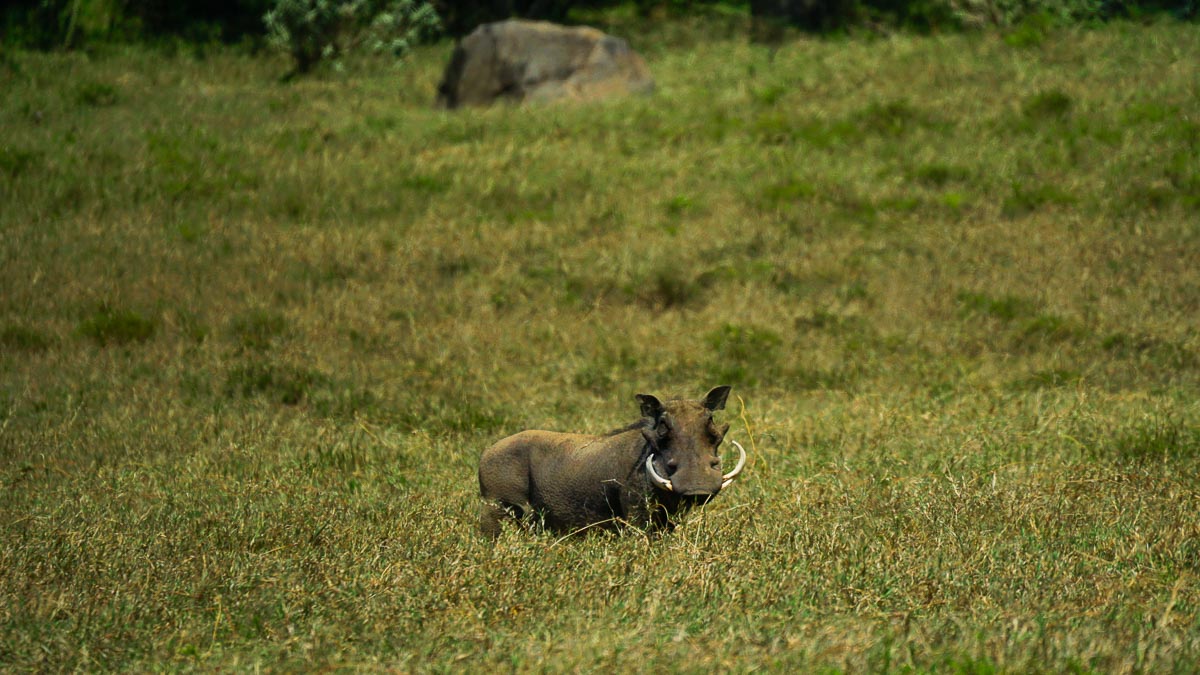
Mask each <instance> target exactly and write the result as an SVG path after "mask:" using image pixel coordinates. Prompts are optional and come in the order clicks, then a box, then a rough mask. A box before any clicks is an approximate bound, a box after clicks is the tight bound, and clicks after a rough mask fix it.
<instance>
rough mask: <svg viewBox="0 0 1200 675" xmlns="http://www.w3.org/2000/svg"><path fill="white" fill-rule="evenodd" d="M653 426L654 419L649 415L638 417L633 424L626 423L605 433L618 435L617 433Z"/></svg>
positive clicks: (605, 434) (606, 434)
mask: <svg viewBox="0 0 1200 675" xmlns="http://www.w3.org/2000/svg"><path fill="white" fill-rule="evenodd" d="M652 426H654V420H652V419H650V418H649V417H641V418H639V419H638V421H636V422H633V423H632V424H626V425H625V426H623V427H619V428H616V429H613V430H611V431H607V432H605V433H604V434H603V435H604V436H616V435H617V434H623V433H625V432H626V431H633V430H634V429H649V428H650V427H652Z"/></svg>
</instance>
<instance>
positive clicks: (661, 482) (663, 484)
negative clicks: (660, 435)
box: [646, 454, 675, 492]
mask: <svg viewBox="0 0 1200 675" xmlns="http://www.w3.org/2000/svg"><path fill="white" fill-rule="evenodd" d="M646 473H647V474H648V475H649V476H650V482H652V483H654V484H655V485H657V486H658V487H660V488H662V489H664V490H666V491H667V492H674V491H675V488H674V487H673V486H672V485H671V481H669V480H667V479H666V478H663V477H662V476H660V475H658V472H657V471H655V470H654V455H653V454H650V455H646Z"/></svg>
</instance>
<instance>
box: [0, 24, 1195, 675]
mask: <svg viewBox="0 0 1200 675" xmlns="http://www.w3.org/2000/svg"><path fill="white" fill-rule="evenodd" d="M722 26H724V24H722ZM666 28H667V29H669V30H668V33H669V35H668V36H667V38H664V40H665V41H664V42H661V43H655V44H654V45H651V46H650V47H648V48H646V49H645V52H646V54H647V55H648V58H649V62H650V67H651V69H652V70H653V72H654V74H655V76H656V78H657V81H658V87H657V93H656V94H655V95H654V96H653V97H649V98H636V99H628V100H620V101H611V102H606V103H601V104H598V105H594V106H572V105H550V106H542V107H532V108H514V107H498V108H495V109H490V110H473V111H464V112H460V113H455V114H450V113H447V112H444V111H438V110H434V109H432V108H431V105H430V104H431V103H432V99H433V91H434V86H435V83H436V81H437V79H438V77H439V75H440V68H441V66H442V64H444V62H445V60H446V58H447V57H448V55H449V45H445V44H443V45H438V46H434V47H429V48H424V49H422V50H420V51H418V52H417V53H416V55H415V57H414V59H413V60H412V61H411V62H410V63H408V64H407V65H406V66H405V67H404V68H403V69H402V70H399V71H396V70H393V69H390V68H387V67H385V66H383V65H382V64H378V63H373V62H360V63H350V64H348V70H347V71H346V72H345V73H341V74H334V73H326V74H321V75H318V76H316V77H313V78H310V79H305V80H299V81H296V82H294V83H292V84H286V85H285V84H281V83H280V82H279V77H280V75H282V74H283V73H284V72H286V70H287V63H286V62H285V61H283V60H282V59H276V58H273V57H265V56H259V57H251V56H247V55H245V54H243V53H241V52H238V51H233V50H229V51H223V50H220V49H214V50H208V51H207V55H206V56H205V57H204V58H203V59H202V60H201V59H199V57H198V56H197V55H196V54H193V53H190V52H188V50H182V51H180V52H177V53H164V52H155V51H148V50H145V49H141V48H137V49H123V48H108V49H105V50H101V51H100V52H97V53H95V54H92V55H83V54H38V53H26V52H20V51H10V52H7V53H6V56H5V59H4V60H3V62H2V63H0V86H2V87H3V90H4V92H5V95H4V96H3V97H0V128H3V129H4V134H3V138H2V139H0V288H3V289H4V290H3V292H2V293H0V485H2V486H3V490H2V491H0V528H2V534H0V541H3V546H0V570H3V572H2V573H0V617H2V618H3V620H2V621H0V669H3V670H14V671H25V670H52V671H59V670H75V669H78V670H127V671H145V670H171V671H176V670H189V669H195V670H201V671H212V670H235V671H241V670H250V669H252V668H256V667H263V668H267V669H274V670H311V669H320V668H331V669H332V668H337V669H347V670H351V669H354V670H358V669H363V670H376V669H378V670H399V671H458V670H480V669H500V670H521V671H542V670H548V671H564V670H567V671H569V670H589V671H590V670H604V671H614V672H620V671H626V670H635V671H685V672H699V671H710V670H714V669H716V670H732V671H744V670H748V669H751V668H761V669H766V670H778V671H785V670H787V671H792V670H797V671H812V670H842V671H849V672H861V671H865V670H878V671H897V670H898V671H905V670H910V671H911V670H915V671H939V672H1012V671H1018V672H1021V671H1029V670H1036V671H1041V670H1049V671H1089V670H1095V671H1143V672H1172V671H1176V672H1190V671H1195V670H1196V669H1198V668H1200V583H1198V582H1197V577H1196V575H1197V572H1198V570H1200V519H1198V518H1197V494H1198V492H1200V480H1198V479H1197V476H1200V403H1198V402H1197V401H1198V399H1197V396H1196V392H1197V391H1198V388H1200V324H1197V321H1196V317H1197V316H1200V226H1198V225H1197V223H1198V222H1200V220H1198V219H1197V214H1198V213H1200V211H1198V210H1197V209H1198V204H1200V199H1198V197H1197V194H1198V193H1197V186H1200V122H1197V120H1198V119H1200V104H1198V101H1200V90H1198V89H1197V80H1196V78H1195V76H1194V69H1192V68H1190V67H1187V66H1185V65H1184V64H1193V63H1197V62H1200V40H1197V39H1196V30H1195V27H1194V26H1189V25H1179V24H1173V23H1153V24H1149V25H1140V24H1133V23H1114V24H1110V25H1107V26H1105V27H1103V28H1099V29H1094V30H1065V29H1053V28H1050V29H1047V30H1049V31H1051V34H1049V35H1047V36H1044V37H1043V38H1039V39H1038V40H1021V41H1014V40H1012V39H1009V40H1007V41H1006V40H1005V39H1003V38H1001V37H998V36H992V35H957V36H932V37H912V36H893V37H889V38H886V39H874V38H868V37H863V38H845V39H833V40H824V39H797V40H793V41H790V42H786V43H784V44H782V45H781V46H779V48H778V49H777V50H775V49H771V48H767V47H760V46H755V45H751V44H747V43H746V41H745V40H744V38H743V37H742V36H741V35H739V34H738V33H737V32H736V31H727V30H726V29H725V27H721V28H720V30H716V29H714V31H713V33H712V34H705V33H704V32H703V30H704V27H703V26H702V25H693V24H683V23H680V24H678V25H676V24H669V25H667V26H666ZM651 33H652V31H645V32H644V33H636V34H635V38H636V37H638V36H639V35H647V36H648V35H650V34H651ZM640 39H642V40H646V39H648V37H641V38H640ZM709 39H711V40H712V41H711V42H709V41H706V40H709ZM636 41H637V40H635V42H636ZM638 46H642V45H639V44H635V47H638ZM868 74H869V75H868ZM719 383H730V384H734V385H735V389H734V394H735V396H734V397H733V398H731V404H730V409H729V410H728V411H727V412H726V413H725V415H724V417H725V419H726V420H727V421H729V422H731V424H732V429H731V432H730V433H731V434H732V438H736V439H738V440H739V441H741V442H742V443H743V444H744V445H745V446H746V448H747V450H749V451H750V452H751V460H750V464H749V466H748V468H747V470H746V473H745V474H744V476H745V477H744V478H743V479H742V480H740V481H739V482H738V483H737V484H736V485H735V486H734V487H733V488H731V489H730V490H729V491H728V492H727V493H725V494H722V495H721V496H720V498H718V499H717V500H716V501H715V502H714V503H713V504H712V505H710V506H709V507H707V508H706V509H705V510H704V511H703V512H700V513H697V514H694V515H693V517H691V518H689V519H688V520H687V521H686V522H685V523H684V524H683V525H682V527H680V528H679V529H678V530H677V531H676V532H674V533H672V534H670V535H668V536H663V537H658V538H651V539H647V538H646V537H644V536H642V535H641V534H639V533H637V532H623V533H618V534H611V535H597V536H591V537H586V538H579V539H568V540H560V539H559V538H558V537H556V536H555V535H553V534H550V533H542V534H527V533H521V532H516V531H510V532H506V534H505V535H504V536H503V537H502V538H501V539H500V540H499V541H498V542H497V543H496V544H495V545H493V544H492V543H490V542H487V541H485V540H483V539H481V538H480V537H479V536H477V534H476V532H475V522H476V497H475V496H476V491H477V487H476V484H475V466H476V460H477V457H478V455H479V452H480V451H481V450H482V449H483V448H484V447H486V446H487V445H488V444H490V443H491V442H493V441H495V440H496V439H498V438H500V437H502V436H504V435H506V434H509V433H513V432H516V431H518V430H521V429H525V428H550V429H560V430H573V431H602V430H606V429H611V428H613V427H616V426H618V425H621V424H624V423H627V422H629V421H632V417H633V416H634V415H635V414H636V411H637V407H636V402H635V401H634V399H633V396H634V394H635V393H638V392H652V393H658V394H664V395H670V394H681V395H689V396H699V395H700V394H702V393H703V392H704V391H707V389H708V388H709V387H711V386H713V385H715V384H719ZM743 406H744V407H743Z"/></svg>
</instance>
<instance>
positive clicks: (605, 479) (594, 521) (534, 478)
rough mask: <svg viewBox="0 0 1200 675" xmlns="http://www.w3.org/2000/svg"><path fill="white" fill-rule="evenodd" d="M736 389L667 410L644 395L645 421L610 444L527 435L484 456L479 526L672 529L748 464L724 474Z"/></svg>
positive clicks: (615, 434) (670, 404)
mask: <svg viewBox="0 0 1200 675" xmlns="http://www.w3.org/2000/svg"><path fill="white" fill-rule="evenodd" d="M728 397H729V387H727V386H720V387H715V388H713V390H712V391H710V392H708V394H707V395H705V397H704V398H703V399H701V400H698V401H690V400H671V401H667V402H666V403H663V402H661V401H659V400H658V399H657V398H655V397H654V396H651V395H649V394H638V396H637V400H638V402H639V403H641V407H642V418H641V419H639V420H638V421H637V422H634V423H633V424H631V425H629V426H627V427H625V428H623V429H618V430H616V431H612V432H609V433H608V434H605V435H603V436H588V435H583V434H564V433H557V432H552V431H522V432H521V433H519V434H516V435H514V436H509V437H508V438H505V439H503V440H501V441H500V442H498V443H496V444H495V445H493V446H492V447H490V448H488V449H487V450H484V451H483V455H482V456H481V457H480V459H479V493H480V495H481V496H482V497H483V499H484V504H483V507H482V512H481V514H480V521H479V526H480V529H481V530H482V531H483V533H484V534H486V535H488V536H491V537H496V536H499V534H500V527H501V521H502V520H503V519H505V518H514V519H516V520H518V521H525V522H529V521H533V520H540V521H541V522H542V523H544V525H545V526H546V527H547V528H550V529H552V530H557V531H568V532H569V531H576V530H582V529H587V528H589V527H616V526H618V525H619V524H621V523H627V524H632V525H635V526H639V527H648V528H650V529H655V528H665V529H670V528H671V516H673V515H675V514H676V513H679V512H682V511H685V510H687V509H689V508H691V507H692V506H694V505H696V504H703V503H705V502H707V501H708V500H710V499H712V498H713V497H715V496H716V494H717V493H718V492H720V491H721V490H722V489H723V488H726V487H728V486H729V484H730V483H732V482H733V480H734V479H735V478H736V477H737V475H738V474H739V473H740V472H741V471H742V467H744V466H745V465H746V451H745V450H744V449H742V446H741V445H740V444H739V443H738V442H737V441H733V445H734V446H735V447H737V449H738V452H739V453H741V456H740V458H739V459H738V463H737V466H736V467H734V469H733V470H732V471H730V472H729V473H726V474H722V473H721V457H720V455H719V454H718V453H717V448H718V446H720V445H721V441H722V440H723V439H724V438H725V433H726V432H727V431H728V430H729V425H728V424H723V425H721V426H717V424H716V423H715V422H714V421H713V412H714V411H717V410H723V409H724V408H725V399H726V398H728Z"/></svg>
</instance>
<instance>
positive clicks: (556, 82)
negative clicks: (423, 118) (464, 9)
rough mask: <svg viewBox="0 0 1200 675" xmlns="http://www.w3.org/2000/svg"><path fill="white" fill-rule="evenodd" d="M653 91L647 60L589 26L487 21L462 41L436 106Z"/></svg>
mask: <svg viewBox="0 0 1200 675" xmlns="http://www.w3.org/2000/svg"><path fill="white" fill-rule="evenodd" d="M653 90H654V79H653V78H652V77H651V76H650V71H649V69H647V68H646V62H645V61H643V60H642V57H640V56H638V55H637V53H636V52H634V51H633V50H632V49H630V48H629V43H628V42H626V41H625V40H622V39H621V38H618V37H613V36H611V35H607V34H605V33H604V32H602V31H599V30H596V29H595V28H589V27H586V26H580V27H569V26H560V25H558V24H554V23H548V22H545V21H524V20H520V19H509V20H507V21H499V22H496V23H488V24H484V25H482V26H480V27H478V28H476V29H475V30H474V31H472V32H471V34H470V35H468V36H466V37H465V38H463V39H462V40H461V41H460V42H459V43H458V46H457V47H455V49H454V54H453V56H451V57H450V63H449V64H447V66H446V72H445V74H444V75H443V76H442V83H441V84H440V85H438V104H439V105H442V106H445V107H447V108H457V107H459V106H468V105H474V106H486V105H490V104H492V103H493V102H494V101H496V100H497V99H504V100H508V101H512V102H521V101H529V100H541V101H546V100H554V99H564V98H565V99H575V100H593V99H599V98H604V97H608V96H614V95H624V94H632V93H649V92H651V91H653Z"/></svg>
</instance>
